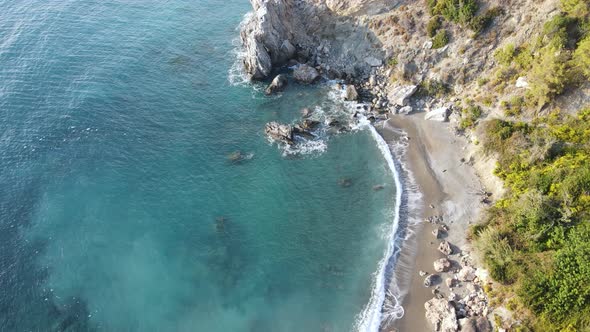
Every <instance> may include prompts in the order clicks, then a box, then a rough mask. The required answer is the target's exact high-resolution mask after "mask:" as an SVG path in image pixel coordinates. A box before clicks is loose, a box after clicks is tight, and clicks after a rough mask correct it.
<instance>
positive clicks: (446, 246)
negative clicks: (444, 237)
mask: <svg viewBox="0 0 590 332" xmlns="http://www.w3.org/2000/svg"><path fill="white" fill-rule="evenodd" d="M438 251H440V252H442V253H443V254H445V255H447V256H448V255H452V254H453V248H451V244H450V243H449V242H448V241H442V242H441V243H440V244H439V245H438Z"/></svg>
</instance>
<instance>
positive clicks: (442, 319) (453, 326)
mask: <svg viewBox="0 0 590 332" xmlns="http://www.w3.org/2000/svg"><path fill="white" fill-rule="evenodd" d="M424 308H425V309H426V320H428V322H429V323H430V324H431V325H432V327H433V330H434V331H440V332H456V331H458V330H459V324H458V322H457V316H456V313H455V308H454V307H453V306H452V305H451V303H449V301H447V300H445V299H438V298H433V299H431V300H430V301H428V302H426V303H425V304H424Z"/></svg>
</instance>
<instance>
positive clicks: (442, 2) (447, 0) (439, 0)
mask: <svg viewBox="0 0 590 332" xmlns="http://www.w3.org/2000/svg"><path fill="white" fill-rule="evenodd" d="M427 3H428V7H429V9H430V13H431V14H432V15H442V16H443V17H444V18H445V19H447V20H448V21H451V22H456V23H460V24H467V23H468V22H469V21H471V19H472V18H473V17H474V16H475V13H476V12H477V10H478V8H479V6H478V5H477V2H476V1H475V0H428V1H427Z"/></svg>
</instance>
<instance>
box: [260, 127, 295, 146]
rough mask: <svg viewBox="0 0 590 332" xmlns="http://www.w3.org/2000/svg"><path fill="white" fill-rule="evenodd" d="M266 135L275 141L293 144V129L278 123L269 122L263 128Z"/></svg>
mask: <svg viewBox="0 0 590 332" xmlns="http://www.w3.org/2000/svg"><path fill="white" fill-rule="evenodd" d="M264 132H265V133H266V135H267V136H268V137H269V138H270V139H272V140H275V141H279V142H283V143H287V144H293V127H291V126H290V125H286V124H280V123H278V122H269V123H267V124H266V126H265V127H264Z"/></svg>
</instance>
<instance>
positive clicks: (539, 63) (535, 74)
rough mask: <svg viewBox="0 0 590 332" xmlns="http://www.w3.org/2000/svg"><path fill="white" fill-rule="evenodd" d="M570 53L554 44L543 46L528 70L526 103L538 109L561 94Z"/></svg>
mask: <svg viewBox="0 0 590 332" xmlns="http://www.w3.org/2000/svg"><path fill="white" fill-rule="evenodd" d="M569 59H570V54H569V53H568V52H567V51H565V50H563V49H560V48H557V47H556V46H550V47H545V48H543V49H542V50H541V51H540V52H539V56H538V57H537V58H536V59H535V61H534V62H533V65H532V68H531V70H530V71H529V75H528V82H529V85H530V89H529V90H528V91H527V95H526V97H527V101H528V105H529V106H530V107H532V108H537V109H540V108H541V107H543V106H544V105H545V104H547V103H548V102H550V101H551V100H552V99H553V97H555V96H557V95H559V94H561V93H562V92H563V90H564V89H565V86H566V85H567V83H568V78H569V77H568V75H567V67H566V66H567V63H568V61H569Z"/></svg>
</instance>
